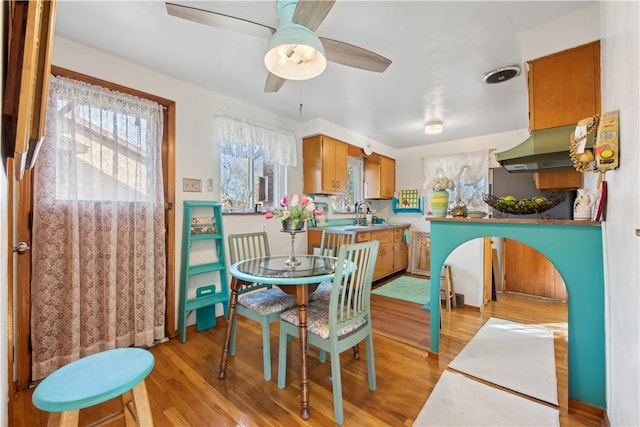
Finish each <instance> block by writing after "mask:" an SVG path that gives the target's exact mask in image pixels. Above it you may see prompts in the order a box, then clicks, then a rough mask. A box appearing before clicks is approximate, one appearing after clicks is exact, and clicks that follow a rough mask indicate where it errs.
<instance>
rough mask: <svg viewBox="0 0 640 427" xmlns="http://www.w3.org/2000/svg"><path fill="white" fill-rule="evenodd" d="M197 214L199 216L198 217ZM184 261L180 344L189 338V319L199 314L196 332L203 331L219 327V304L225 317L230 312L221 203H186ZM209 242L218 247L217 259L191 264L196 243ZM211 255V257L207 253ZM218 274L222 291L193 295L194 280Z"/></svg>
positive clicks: (201, 290)
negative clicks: (217, 322)
mask: <svg viewBox="0 0 640 427" xmlns="http://www.w3.org/2000/svg"><path fill="white" fill-rule="evenodd" d="M194 210H196V211H197V215H201V216H194ZM182 225H183V226H182V261H181V267H180V301H179V305H178V315H179V318H178V331H179V333H180V341H182V342H185V341H186V338H187V316H188V315H189V313H191V312H192V311H193V310H195V311H196V330H197V331H202V330H204V329H208V328H211V327H213V326H215V325H216V304H222V308H223V310H224V316H225V317H227V314H228V312H229V285H228V278H227V264H226V261H225V250H224V234H223V232H222V205H221V204H220V203H219V202H208V201H185V202H184V216H183V221H182ZM198 241H205V242H209V243H211V244H212V245H214V248H213V249H214V251H215V254H216V256H215V259H214V260H212V261H211V262H205V263H200V264H193V265H192V264H191V250H192V247H191V246H192V243H193V242H198ZM207 253H210V249H209V251H207ZM206 273H213V274H215V273H217V276H218V277H219V285H220V286H219V287H216V285H215V283H212V284H210V285H206V286H200V287H198V288H197V289H195V296H193V294H194V292H191V297H190V296H189V295H190V292H189V291H190V285H189V282H190V280H189V279H190V278H191V277H193V276H196V275H200V274H206Z"/></svg>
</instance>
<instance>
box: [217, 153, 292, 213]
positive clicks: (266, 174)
mask: <svg viewBox="0 0 640 427" xmlns="http://www.w3.org/2000/svg"><path fill="white" fill-rule="evenodd" d="M285 182H286V169H285V168H284V167H283V166H274V165H270V164H267V162H266V161H265V154H264V149H263V147H262V146H259V145H257V144H248V143H245V144H235V143H232V142H229V141H226V140H222V141H220V200H221V201H222V204H223V206H224V208H225V209H226V210H228V211H240V212H253V211H254V209H255V207H256V204H259V203H262V204H263V205H264V206H265V207H274V205H275V201H278V200H280V195H281V194H284V193H285V191H286V188H285V185H284V183H285Z"/></svg>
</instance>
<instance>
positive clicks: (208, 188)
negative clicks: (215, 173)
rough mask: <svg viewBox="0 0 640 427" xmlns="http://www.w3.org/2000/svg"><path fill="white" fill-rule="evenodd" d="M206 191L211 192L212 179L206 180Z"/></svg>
mask: <svg viewBox="0 0 640 427" xmlns="http://www.w3.org/2000/svg"><path fill="white" fill-rule="evenodd" d="M207 191H213V178H207Z"/></svg>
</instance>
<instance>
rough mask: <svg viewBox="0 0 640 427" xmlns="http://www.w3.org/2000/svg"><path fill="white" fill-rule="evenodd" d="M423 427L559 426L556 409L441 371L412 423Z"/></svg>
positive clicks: (417, 426) (462, 376)
mask: <svg viewBox="0 0 640 427" xmlns="http://www.w3.org/2000/svg"><path fill="white" fill-rule="evenodd" d="M413 425H414V426H415V427H424V426H559V425H560V414H559V412H558V410H557V409H554V408H551V407H549V406H546V405H543V404H541V403H537V402H534V401H532V400H528V399H526V398H524V397H520V396H517V395H515V394H512V393H509V392H507V391H504V390H500V389H497V388H494V387H491V386H488V385H485V384H483V383H481V382H478V381H474V380H472V379H469V378H466V377H465V376H464V375H461V374H457V373H453V372H449V371H444V372H443V373H442V376H441V377H440V379H439V380H438V383H437V384H436V386H435V387H434V389H433V391H432V392H431V395H430V396H429V398H428V399H427V403H425V405H424V406H423V408H422V410H421V411H420V413H419V414H418V417H417V418H416V420H415V421H414V423H413Z"/></svg>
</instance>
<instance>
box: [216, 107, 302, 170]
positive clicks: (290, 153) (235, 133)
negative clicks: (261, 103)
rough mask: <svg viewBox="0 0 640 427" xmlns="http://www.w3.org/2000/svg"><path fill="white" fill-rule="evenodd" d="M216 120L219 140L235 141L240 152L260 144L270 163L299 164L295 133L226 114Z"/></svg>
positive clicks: (282, 164) (294, 165)
mask: <svg viewBox="0 0 640 427" xmlns="http://www.w3.org/2000/svg"><path fill="white" fill-rule="evenodd" d="M215 121H216V126H215V129H216V135H217V138H218V139H217V140H218V141H220V140H222V141H225V142H228V143H233V144H234V145H235V148H236V149H237V150H238V153H243V152H244V151H246V150H247V147H248V146H249V147H250V146H252V145H260V146H261V147H262V148H263V151H264V155H265V161H266V162H267V163H268V164H271V165H277V166H291V167H296V166H298V156H297V153H296V138H295V136H294V134H293V133H291V132H288V131H285V130H281V129H271V128H268V127H265V126H262V125H258V124H256V123H251V122H248V121H246V120H240V119H234V118H230V117H226V116H216V118H215ZM238 156H240V154H239V155H238Z"/></svg>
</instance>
